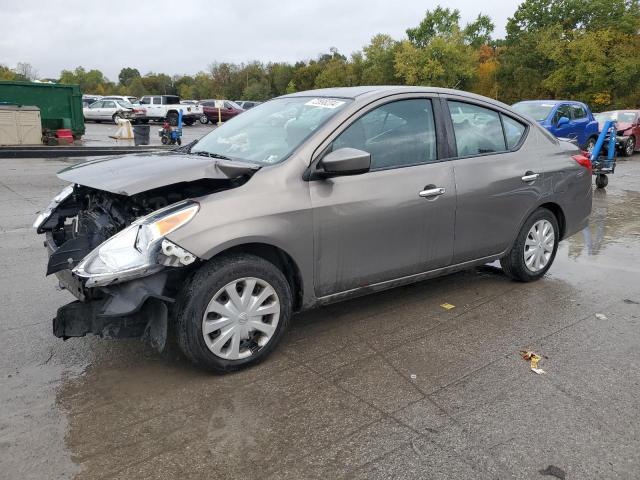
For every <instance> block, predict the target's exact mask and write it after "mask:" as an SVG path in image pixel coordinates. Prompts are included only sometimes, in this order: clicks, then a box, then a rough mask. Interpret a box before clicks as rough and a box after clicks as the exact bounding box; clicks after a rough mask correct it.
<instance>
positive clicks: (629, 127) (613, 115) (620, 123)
mask: <svg viewBox="0 0 640 480" xmlns="http://www.w3.org/2000/svg"><path fill="white" fill-rule="evenodd" d="M594 116H595V117H596V120H597V121H598V124H599V125H600V130H601V131H602V127H603V126H604V122H606V121H607V120H615V122H616V130H617V137H616V147H617V148H618V150H619V151H620V152H621V153H622V154H623V155H624V156H625V157H630V156H631V155H633V152H635V151H637V150H640V110H611V111H609V112H601V113H597V114H595V115H594Z"/></svg>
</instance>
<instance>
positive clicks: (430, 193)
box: [418, 187, 446, 198]
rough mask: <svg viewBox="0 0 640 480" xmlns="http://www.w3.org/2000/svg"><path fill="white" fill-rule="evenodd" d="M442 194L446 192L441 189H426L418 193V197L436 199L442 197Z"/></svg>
mask: <svg viewBox="0 0 640 480" xmlns="http://www.w3.org/2000/svg"><path fill="white" fill-rule="evenodd" d="M444 192H446V190H445V189H444V188H442V187H437V188H428V189H425V190H422V191H421V192H419V193H418V195H419V196H421V197H423V198H431V197H438V196H440V195H443V194H444Z"/></svg>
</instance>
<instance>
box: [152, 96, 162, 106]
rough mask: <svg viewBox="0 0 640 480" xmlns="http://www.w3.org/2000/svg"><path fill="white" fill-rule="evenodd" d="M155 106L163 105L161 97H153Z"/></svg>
mask: <svg viewBox="0 0 640 480" xmlns="http://www.w3.org/2000/svg"><path fill="white" fill-rule="evenodd" d="M153 104H154V105H161V104H162V98H161V97H153Z"/></svg>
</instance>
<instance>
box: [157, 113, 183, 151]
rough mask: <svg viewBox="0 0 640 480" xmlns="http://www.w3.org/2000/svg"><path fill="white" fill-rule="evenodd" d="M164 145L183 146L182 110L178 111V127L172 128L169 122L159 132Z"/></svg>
mask: <svg viewBox="0 0 640 480" xmlns="http://www.w3.org/2000/svg"><path fill="white" fill-rule="evenodd" d="M158 133H159V134H160V141H161V142H162V144H163V145H175V144H176V143H177V144H178V145H182V109H180V110H178V125H176V126H175V127H172V126H171V125H170V124H169V122H168V121H165V123H164V126H163V127H162V128H161V129H160V131H159V132H158Z"/></svg>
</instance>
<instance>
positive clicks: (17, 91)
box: [0, 81, 84, 139]
mask: <svg viewBox="0 0 640 480" xmlns="http://www.w3.org/2000/svg"><path fill="white" fill-rule="evenodd" d="M0 103H4V104H15V105H30V106H31V105H35V106H36V107H39V108H40V117H41V118H42V128H50V129H51V130H57V129H59V128H70V129H71V131H72V132H73V136H74V138H76V139H79V138H80V137H81V136H82V135H84V116H83V115H82V93H81V92H80V87H79V86H78V85H63V84H61V83H37V82H12V81H8V82H7V81H0Z"/></svg>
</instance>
